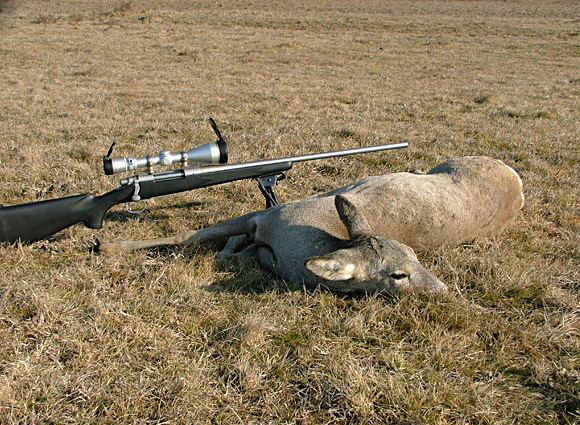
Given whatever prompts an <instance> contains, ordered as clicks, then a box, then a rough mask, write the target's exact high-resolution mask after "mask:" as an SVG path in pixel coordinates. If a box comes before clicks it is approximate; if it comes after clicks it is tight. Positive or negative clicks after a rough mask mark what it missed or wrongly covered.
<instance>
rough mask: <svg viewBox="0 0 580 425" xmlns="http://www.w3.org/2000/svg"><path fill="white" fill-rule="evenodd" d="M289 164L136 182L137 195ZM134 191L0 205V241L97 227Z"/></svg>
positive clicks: (157, 193)
mask: <svg viewBox="0 0 580 425" xmlns="http://www.w3.org/2000/svg"><path fill="white" fill-rule="evenodd" d="M290 168H292V163H291V162H284V163H281V164H270V165H252V166H249V167H248V168H238V169H233V170H227V169H225V170H224V169H221V170H219V171H217V170H216V171H215V172H206V173H203V174H199V175H197V174H192V175H189V176H183V177H181V178H172V179H167V180H160V181H144V182H140V183H139V186H140V190H139V196H140V197H141V199H150V198H154V197H157V196H163V195H170V194H172V193H178V192H184V191H187V190H193V189H198V188H202V187H208V186H214V185H218V184H222V183H228V182H232V181H235V180H243V179H248V178H255V177H261V176H264V175H271V174H276V173H280V172H282V171H286V170H289V169H290ZM161 174H163V173H161ZM167 174H170V173H167ZM174 174H175V173H174ZM134 192H135V185H134V184H129V185H123V186H120V187H118V188H117V189H114V190H112V191H110V192H107V193H105V194H103V195H100V196H93V195H90V194H83V195H75V196H68V197H65V198H57V199H48V200H45V201H38V202H30V203H26V204H18V205H11V206H6V207H0V242H16V241H18V240H20V241H22V242H34V241H37V240H40V239H44V238H46V237H48V236H50V235H52V234H54V233H56V232H59V231H61V230H63V229H66V228H67V227H70V226H72V225H73V224H77V223H80V222H82V223H84V225H85V226H87V227H89V228H91V229H100V228H101V227H102V225H103V217H104V215H105V213H106V212H107V211H108V210H109V209H110V208H111V207H113V206H114V205H117V204H122V203H127V202H131V201H132V197H133V194H134Z"/></svg>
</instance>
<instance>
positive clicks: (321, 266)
mask: <svg viewBox="0 0 580 425" xmlns="http://www.w3.org/2000/svg"><path fill="white" fill-rule="evenodd" d="M304 266H305V267H306V268H307V269H308V270H310V271H311V272H312V273H314V274H315V275H316V276H318V277H321V278H323V279H327V280H348V279H351V278H352V277H353V276H354V270H355V268H356V266H355V265H354V264H352V263H350V262H343V261H340V260H337V259H335V258H332V257H312V258H309V259H308V260H306V262H305V263H304Z"/></svg>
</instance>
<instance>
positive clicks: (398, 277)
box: [391, 271, 409, 280]
mask: <svg viewBox="0 0 580 425" xmlns="http://www.w3.org/2000/svg"><path fill="white" fill-rule="evenodd" d="M391 277H392V278H393V279H395V280H401V279H406V278H408V277H409V275H408V274H407V273H405V272H403V271H396V272H394V273H391Z"/></svg>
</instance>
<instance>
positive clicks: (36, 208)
mask: <svg viewBox="0 0 580 425" xmlns="http://www.w3.org/2000/svg"><path fill="white" fill-rule="evenodd" d="M210 122H211V125H212V128H213V130H214V132H215V133H216V135H217V136H218V140H217V141H215V142H210V143H206V144H204V145H201V146H199V147H197V148H193V149H191V150H189V151H187V152H180V153H174V154H172V153H170V152H169V151H167V150H163V151H161V152H160V153H159V155H156V156H146V157H142V158H110V155H111V153H112V151H113V147H114V145H115V144H114V143H113V145H111V148H110V149H109V152H108V153H107V155H105V156H103V168H104V171H105V174H107V175H111V174H115V173H119V172H124V171H133V170H135V169H138V168H144V167H147V172H145V173H138V174H135V175H133V176H130V177H127V178H123V179H121V185H120V186H119V187H117V188H116V189H113V190H111V191H110V192H107V193H105V194H103V195H99V196H93V195H91V194H81V195H74V196H67V197H63V198H56V199H48V200H44V201H37V202H29V203H24V204H18V205H11V206H1V205H0V242H16V241H18V240H20V241H22V242H34V241H37V240H40V239H44V238H46V237H48V236H50V235H52V234H54V233H57V232H59V231H61V230H63V229H66V228H67V227H70V226H72V225H74V224H77V223H80V222H82V223H84V225H85V226H86V227H89V228H91V229H100V228H101V227H102V226H103V218H104V215H105V213H106V212H107V211H108V210H109V209H110V208H111V207H113V206H115V205H117V204H122V203H130V202H136V201H145V200H146V199H150V198H154V197H156V196H163V195H170V194H173V193H178V192H184V191H187V190H193V189H198V188H202V187H208V186H214V185H218V184H222V183H228V182H232V181H236V180H243V179H250V178H251V179H256V181H257V182H258V187H259V189H260V191H261V192H262V194H263V195H264V197H265V198H266V207H267V208H269V207H272V206H275V205H278V204H279V201H278V198H277V197H276V193H275V191H274V186H275V185H276V184H277V182H278V181H279V180H281V179H282V178H283V177H284V176H285V175H284V171H287V170H289V169H290V168H292V165H293V164H294V163H295V162H303V161H312V160H316V159H323V158H332V157H338V156H347V155H356V154H361V153H369V152H377V151H383V150H388V149H398V148H406V147H407V146H409V144H408V142H406V141H403V142H400V143H392V144H386V145H376V146H367V147H360V148H354V149H347V150H341V151H334V152H324V153H313V154H308V155H302V156H293V157H286V158H277V159H266V160H260V161H250V162H241V163H237V164H228V165H211V166H209V165H207V166H201V164H224V163H226V162H227V157H228V153H227V145H226V142H225V141H224V139H223V137H222V135H221V133H220V131H219V129H218V128H217V125H216V124H215V122H214V121H213V120H212V119H211V118H210ZM191 160H193V161H195V162H196V163H198V164H199V165H197V166H195V167H189V166H188V161H191ZM177 162H179V163H180V164H181V168H179V169H175V170H171V171H166V172H159V173H154V172H153V170H152V167H153V166H155V165H165V166H169V165H171V164H174V163H177ZM144 209H145V208H144V207H143V208H142V209H140V210H137V211H133V210H128V211H129V212H135V213H137V212H142V211H143V210H144Z"/></svg>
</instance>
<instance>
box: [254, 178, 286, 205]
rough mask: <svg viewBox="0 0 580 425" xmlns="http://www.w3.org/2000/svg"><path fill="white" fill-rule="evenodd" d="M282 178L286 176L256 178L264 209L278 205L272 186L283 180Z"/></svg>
mask: <svg viewBox="0 0 580 425" xmlns="http://www.w3.org/2000/svg"><path fill="white" fill-rule="evenodd" d="M284 178H286V174H284V173H282V174H280V175H278V176H276V175H275V174H274V175H271V176H262V177H258V178H256V181H257V182H258V187H259V188H260V192H262V195H264V198H265V199H266V208H271V207H275V206H277V205H280V201H279V200H278V196H276V191H274V186H276V185H277V184H278V181H280V180H283V179H284Z"/></svg>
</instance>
